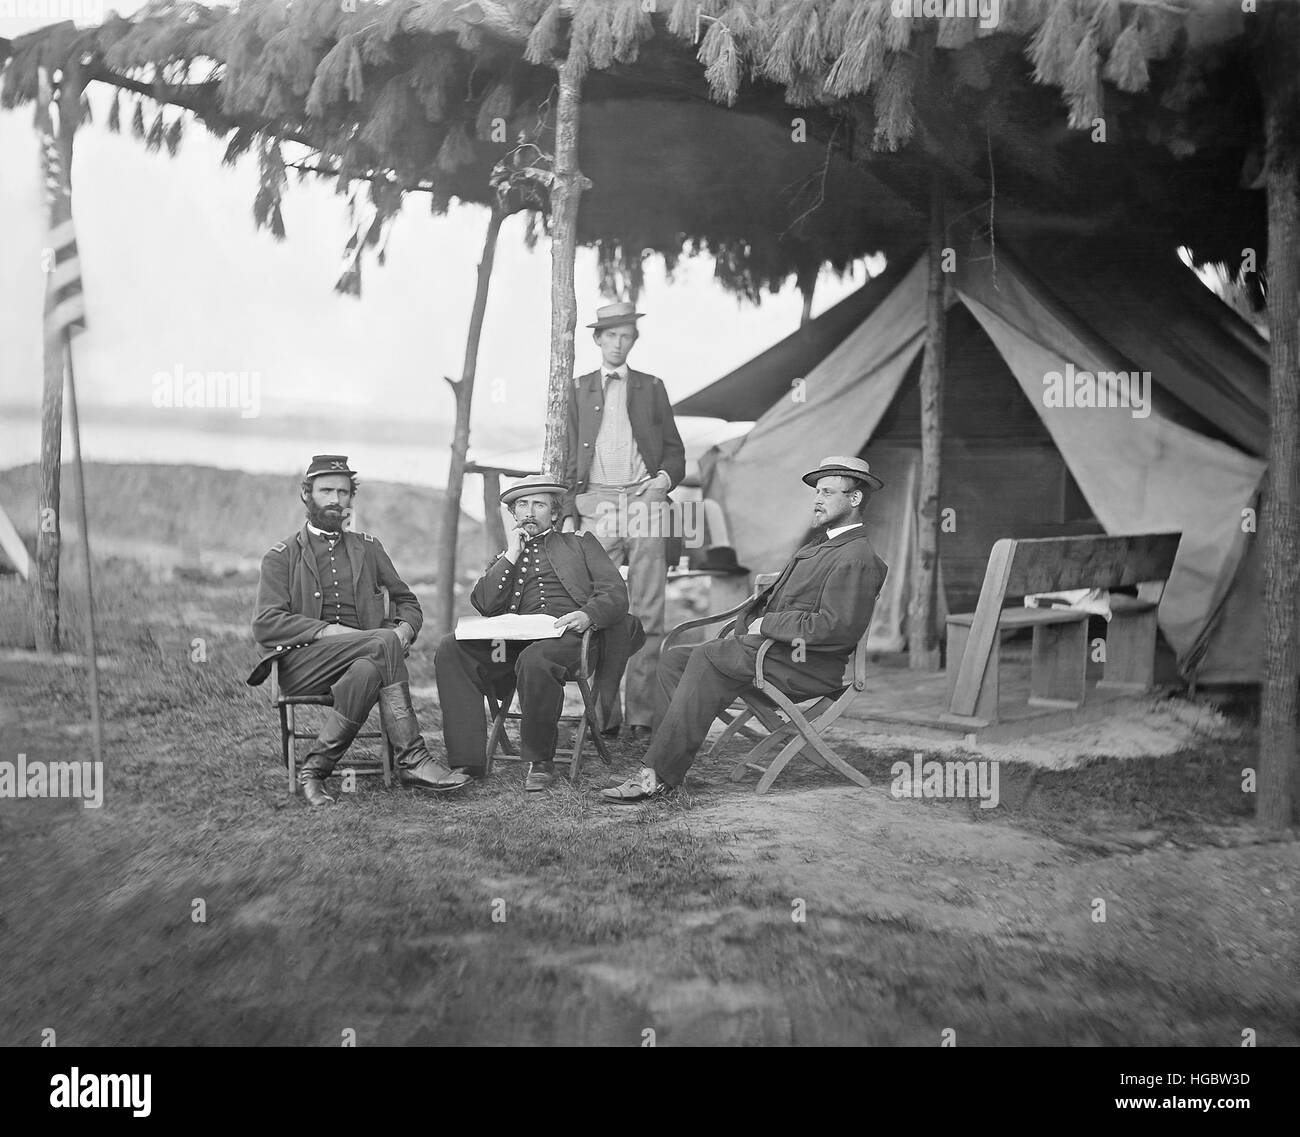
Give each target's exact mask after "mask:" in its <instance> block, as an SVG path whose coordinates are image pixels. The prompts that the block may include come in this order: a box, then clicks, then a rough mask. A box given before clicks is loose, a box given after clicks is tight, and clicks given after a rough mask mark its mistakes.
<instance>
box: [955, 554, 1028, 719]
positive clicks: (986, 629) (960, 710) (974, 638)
mask: <svg viewBox="0 0 1300 1137" xmlns="http://www.w3.org/2000/svg"><path fill="white" fill-rule="evenodd" d="M1015 556H1016V542H1015V541H1011V540H1008V539H1006V538H1003V539H1002V540H1001V541H997V542H995V543H994V545H993V551H992V552H991V553H989V567H988V568H987V569H986V570H985V572H984V584H983V586H982V587H981V588H980V598H979V603H978V604H976V605H975V619H974V620H973V621H972V622H971V628H970V635H969V637H968V639H967V641H966V650H965V652H963V654H962V658H961V666H960V668H959V670H958V672H957V681H956V682H955V683H954V685H953V693H952V702H951V703H950V704H949V710H950V712H951V713H952V714H955V715H968V716H969V715H974V714H975V707H976V705H977V704H978V703H979V701H980V689H981V688H982V687H983V685H984V684H985V683H986V682H987V681H988V680H989V677H990V676H989V663H990V662H991V661H992V656H993V648H994V646H995V644H996V643H997V637H998V618H999V616H1000V615H1001V612H1002V604H1003V600H1004V598H1005V597H1006V594H1007V581H1008V580H1009V579H1010V575H1011V567H1012V562H1013V561H1014V560H1015ZM994 674H996V669H995V670H994Z"/></svg>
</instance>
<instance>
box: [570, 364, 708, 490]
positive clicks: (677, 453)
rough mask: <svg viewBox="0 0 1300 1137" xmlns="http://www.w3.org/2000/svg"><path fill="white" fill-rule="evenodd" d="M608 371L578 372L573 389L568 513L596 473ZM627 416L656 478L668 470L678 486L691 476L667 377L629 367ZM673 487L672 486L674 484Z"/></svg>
mask: <svg viewBox="0 0 1300 1137" xmlns="http://www.w3.org/2000/svg"><path fill="white" fill-rule="evenodd" d="M603 375H604V372H602V371H592V372H590V373H589V374H587V375H582V376H579V377H578V378H577V379H575V380H574V381H573V387H572V388H571V389H570V391H569V464H568V468H567V469H566V470H565V481H566V482H568V485H569V498H568V500H567V501H566V503H565V507H566V516H571V515H573V514H574V513H575V512H576V510H575V508H574V505H573V499H574V495H576V494H580V493H585V492H586V490H587V481H588V479H589V478H590V476H591V461H592V458H593V457H594V456H595V453H596V436H597V435H598V434H600V422H601V417H602V415H603V414H604V404H605V384H604V378H603ZM627 417H628V422H629V423H630V424H631V427H632V437H633V438H635V439H636V445H637V449H638V450H639V451H641V461H643V462H644V463H645V468H646V473H648V474H650V475H651V477H653V476H654V475H655V474H657V473H658V472H659V471H660V470H663V471H664V473H666V474H667V475H668V476H669V477H670V478H671V479H672V485H673V486H676V485H677V484H678V483H679V482H681V480H682V479H683V478H684V477H686V447H685V446H683V445H682V436H681V435H680V434H679V433H678V432H677V421H676V419H674V418H673V409H672V406H671V404H670V403H669V402H668V392H667V391H666V390H665V389H664V385H663V380H661V379H656V378H655V377H654V376H653V375H647V374H646V373H645V372H643V371H633V370H632V369H631V368H630V367H629V368H628V371H627ZM668 488H669V489H672V486H669V487H668Z"/></svg>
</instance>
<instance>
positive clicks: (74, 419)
mask: <svg viewBox="0 0 1300 1137" xmlns="http://www.w3.org/2000/svg"><path fill="white" fill-rule="evenodd" d="M63 357H64V359H65V361H66V363H67V376H68V420H69V425H70V426H71V427H72V460H73V468H74V470H75V472H76V477H77V523H78V525H79V526H80V527H81V552H82V556H83V557H84V559H85V575H86V660H87V666H88V670H89V678H90V731H91V736H92V737H93V739H94V745H95V761H96V762H102V761H103V760H104V734H103V727H102V725H101V722H100V717H99V655H98V652H97V650H96V645H95V589H94V583H93V580H92V573H91V569H90V527H89V525H88V524H87V521H86V512H87V511H86V473H85V470H84V469H83V468H82V465H81V420H80V419H79V418H78V416H77V384H76V379H75V377H74V375H73V370H72V341H71V340H70V339H69V337H68V333H67V332H66V331H65V332H64V333H63Z"/></svg>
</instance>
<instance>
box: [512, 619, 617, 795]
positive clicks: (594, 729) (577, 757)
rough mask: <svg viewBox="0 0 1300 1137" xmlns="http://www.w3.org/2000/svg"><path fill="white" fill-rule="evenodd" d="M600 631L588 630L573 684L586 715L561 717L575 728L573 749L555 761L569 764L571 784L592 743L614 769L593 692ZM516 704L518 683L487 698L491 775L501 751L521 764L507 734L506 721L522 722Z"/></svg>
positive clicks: (558, 751) (557, 754)
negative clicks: (595, 637)
mask: <svg viewBox="0 0 1300 1137" xmlns="http://www.w3.org/2000/svg"><path fill="white" fill-rule="evenodd" d="M595 630H596V629H594V628H588V629H587V630H586V631H585V632H583V633H582V653H581V656H580V658H579V662H578V670H577V673H576V674H575V675H574V676H573V678H572V679H570V680H569V682H570V683H576V684H577V685H578V691H579V693H580V694H581V695H582V706H583V713H582V714H580V715H561V716H560V722H561V723H567V724H570V725H572V726H573V728H574V732H573V745H572V746H570V747H569V748H567V749H561V748H559V747H557V748H556V751H555V761H556V762H567V763H568V764H569V781H570V782H576V781H577V780H578V772H579V770H580V769H581V768H582V748H583V745H584V744H585V743H586V741H587V740H588V739H590V740H591V742H592V743H593V744H594V745H595V747H596V753H597V755H599V757H600V760H601V761H602V762H604V763H605V765H606V766H612V765H613V762H612V761H611V760H610V756H609V749H608V748H607V747H606V746H605V740H604V739H603V738H602V737H601V736H600V717H599V715H598V714H597V713H596V698H595V696H594V695H593V693H592V690H591V680H592V671H591V665H590V660H589V654H590V650H591V637H592V634H593V632H594V631H595ZM514 700H515V684H514V679H513V678H511V679H508V680H503V681H502V683H501V685H500V687H499V688H498V690H497V691H496V692H492V693H490V694H488V695H487V704H488V710H489V711H490V712H491V715H492V729H491V730H490V731H489V732H488V743H487V773H488V774H491V773H492V761H493V759H494V758H495V757H496V752H497V750H498V749H500V750H502V751H504V753H503V754H502V758H503V759H504V760H507V761H515V762H518V761H519V760H520V757H521V756H520V754H519V751H518V750H516V749H515V746H514V743H513V742H511V740H510V735H509V734H508V733H507V732H506V720H507V719H513V720H514V721H515V722H518V721H519V720H520V719H521V718H522V717H523V715H522V714H520V712H518V711H512V710H511V709H510V707H511V704H513V703H514Z"/></svg>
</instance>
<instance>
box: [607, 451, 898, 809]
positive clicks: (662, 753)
mask: <svg viewBox="0 0 1300 1137" xmlns="http://www.w3.org/2000/svg"><path fill="white" fill-rule="evenodd" d="M803 480H804V482H806V483H807V484H808V485H809V486H811V487H813V490H814V497H813V525H814V526H815V527H818V528H820V527H822V526H825V528H826V533H825V536H822V537H819V538H818V539H817V540H815V541H811V542H810V543H808V544H807V545H804V546H803V548H801V549H799V550H798V551H797V552H796V553H795V554H794V556H793V557H792V558H791V559H790V561H789V563H788V564H786V566H785V568H784V569H782V571H781V574H780V575H779V576H778V577H777V579H776V581H775V582H774V583H773V584H772V585H771V586H770V587H768V588H766V589H764V590H763V592H761V593H759V594H758V596H756V597H755V598H754V599H753V600H751V601H750V603H749V604H748V605H747V606H746V607H745V608H743V609H742V610H741V612H740V614H739V616H737V618H736V626H735V629H734V632H733V634H732V635H729V636H726V637H724V638H722V639H719V640H712V641H710V642H708V643H704V644H696V645H691V646H683V647H674V648H672V649H670V650H669V651H666V652H664V653H663V655H662V656H661V657H660V660H659V682H660V684H661V689H660V694H661V698H660V702H659V704H658V706H657V707H656V715H655V727H654V734H653V736H652V738H651V740H650V749H649V750H648V751H647V752H646V755H645V758H644V759H643V766H642V769H641V772H640V774H639V775H638V776H637V777H635V778H629V779H628V780H627V781H626V782H624V783H623V784H622V785H620V786H616V787H613V788H611V789H607V790H602V791H601V793H602V795H603V796H604V797H605V798H606V799H607V800H609V801H612V802H615V803H617V804H622V803H626V802H635V801H641V800H643V799H645V798H649V797H654V796H656V795H658V794H662V793H665V792H670V791H671V790H673V789H676V787H677V786H679V785H681V783H682V779H683V778H684V777H685V776H686V771H687V770H688V769H689V768H690V765H691V763H692V762H693V761H694V760H695V754H696V752H697V751H698V750H699V748H700V745H701V744H702V743H703V742H704V738H705V736H706V735H707V734H708V732H709V727H710V725H711V724H712V722H713V720H714V718H716V717H717V714H718V712H719V711H721V710H722V709H723V708H725V707H727V706H728V705H729V704H730V703H731V701H732V700H733V699H735V698H736V696H737V695H738V694H739V693H740V692H741V691H742V690H744V689H745V688H746V687H749V686H751V685H752V684H753V682H754V664H755V659H756V657H757V655H758V650H759V648H761V647H762V646H763V642H764V640H767V639H771V640H774V641H775V642H774V644H773V646H772V647H771V648H769V649H768V654H767V657H766V659H765V660H764V664H763V674H764V676H765V677H766V678H767V679H769V680H770V681H771V682H772V683H773V684H774V685H775V686H776V687H777V688H778V689H780V690H781V691H784V692H785V693H786V694H787V695H789V696H790V697H791V698H792V699H795V700H796V701H798V700H800V699H807V698H812V697H814V696H817V695H826V694H831V693H833V692H835V691H839V690H840V689H841V688H842V687H843V686H844V678H843V677H844V668H845V664H846V663H847V662H848V659H849V656H850V655H851V654H852V652H853V650H854V648H855V647H856V646H857V643H858V640H860V639H861V638H862V635H863V633H864V632H866V630H867V627H868V625H869V624H870V623H871V612H872V609H873V608H874V607H875V603H876V597H877V596H878V595H879V593H880V589H881V586H882V585H883V584H884V583H885V573H886V572H887V571H888V567H887V566H886V564H885V562H884V561H882V560H881V559H880V558H879V557H878V556H876V554H875V551H874V550H873V549H872V547H871V542H870V541H868V540H867V533H866V530H865V529H864V528H863V526H862V513H863V510H864V509H865V507H866V504H867V501H868V500H869V499H870V497H871V494H872V493H873V492H874V491H876V490H878V489H880V488H881V486H882V484H883V483H882V482H881V481H880V479H879V478H877V477H876V476H875V474H873V473H872V472H871V467H870V466H869V465H868V464H867V463H866V462H865V461H863V460H862V459H861V458H854V457H851V456H838V455H833V456H831V457H829V458H823V459H822V460H821V462H820V464H819V465H818V466H817V468H816V469H815V470H810V471H809V472H808V473H806V474H805V475H804V476H803Z"/></svg>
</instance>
